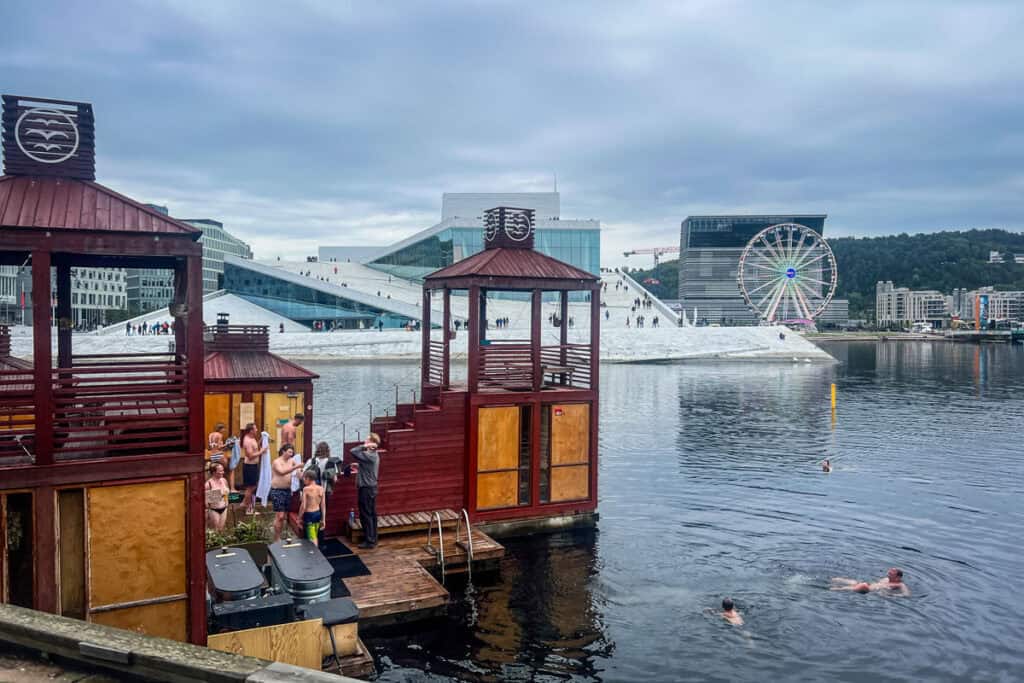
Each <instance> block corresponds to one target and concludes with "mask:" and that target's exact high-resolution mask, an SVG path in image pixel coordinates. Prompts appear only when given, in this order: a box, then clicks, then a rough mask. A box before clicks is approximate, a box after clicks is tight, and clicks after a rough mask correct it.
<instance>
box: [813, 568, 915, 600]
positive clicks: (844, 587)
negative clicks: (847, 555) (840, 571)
mask: <svg viewBox="0 0 1024 683" xmlns="http://www.w3.org/2000/svg"><path fill="white" fill-rule="evenodd" d="M831 590H834V591H853V592H855V593H870V592H871V591H893V592H898V593H899V594H900V595H905V596H909V595H910V589H909V588H907V584H905V583H903V570H902V569H897V568H896V567H893V568H892V569H890V570H889V572H888V573H887V574H886V577H885V578H884V579H879V580H878V581H875V582H874V583H868V582H867V581H857V580H856V579H846V578H843V577H838V576H837V577H836V578H834V579H832V587H831Z"/></svg>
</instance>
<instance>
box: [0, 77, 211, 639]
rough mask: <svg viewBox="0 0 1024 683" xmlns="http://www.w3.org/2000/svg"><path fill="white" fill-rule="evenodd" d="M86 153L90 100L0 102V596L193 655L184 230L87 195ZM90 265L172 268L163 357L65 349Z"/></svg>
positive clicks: (197, 285)
mask: <svg viewBox="0 0 1024 683" xmlns="http://www.w3.org/2000/svg"><path fill="white" fill-rule="evenodd" d="M29 126H31V127H32V130H29ZM39 128H42V129H45V132H48V133H49V134H50V135H49V136H48V137H47V140H48V144H47V145H46V146H45V147H44V146H42V145H33V144H31V141H32V139H33V138H32V136H33V135H38V134H39V133H38V130H36V129H39ZM51 138H52V139H51ZM94 142H95V133H94V126H93V112H92V107H91V105H89V104H85V103H81V102H65V101H58V100H43V99H38V98H25V97H14V96H7V95H5V96H3V156H4V174H5V175H3V176H0V265H8V266H18V267H24V268H25V269H27V270H28V272H30V273H31V278H32V297H31V304H30V309H29V310H28V311H27V312H30V313H31V324H32V333H33V349H32V362H31V363H12V361H11V360H10V359H9V358H6V359H5V360H4V361H3V362H0V601H3V602H8V603H12V604H17V605H22V606H26V607H34V608H35V609H38V610H43V611H47V612H53V613H57V614H62V615H64V616H69V617H75V618H79V619H84V620H87V621H91V622H96V623H101V624H107V625H111V626H119V627H122V628H127V629H131V630H135V631H141V632H144V633H148V634H152V635H158V636H165V637H168V638H174V639H177V640H189V641H192V642H195V643H205V641H206V601H205V590H204V584H205V582H204V577H205V571H204V555H205V548H204V528H203V527H204V509H203V507H204V502H203V501H204V497H203V483H204V475H203V453H204V450H205V448H204V446H205V438H206V435H205V434H204V432H203V395H202V392H203V363H202V358H203V355H202V354H203V317H202V277H203V271H202V246H201V245H200V244H199V241H198V240H199V237H200V235H201V233H200V231H199V230H198V229H196V228H194V227H192V226H189V225H187V224H185V223H181V222H179V221H176V220H174V219H172V218H169V217H167V216H164V215H162V214H160V213H157V212H156V211H153V210H151V209H149V208H147V207H146V206H144V205H142V204H140V203H138V202H136V201H134V200H132V199H129V198H127V197H125V196H123V195H121V194H118V193H117V192H114V191H113V190H110V189H108V188H106V187H104V186H102V185H99V184H98V183H96V182H95V165H94ZM26 150H27V151H26ZM108 267H109V268H129V267H131V268H163V269H167V270H171V271H173V273H174V298H173V303H172V304H171V306H170V314H171V316H172V317H173V319H174V341H175V345H174V351H172V352H167V353H143V354H91V355H82V354H76V353H75V350H74V348H73V344H72V307H71V304H72V301H71V283H72V277H73V272H74V270H75V269H76V268H108ZM51 283H56V286H55V287H54V286H53V284H51ZM51 301H55V302H56V305H55V306H52V307H51ZM54 329H55V330H56V337H57V339H56V342H57V345H56V347H57V353H56V357H54V355H53V353H52V351H51V342H52V336H53V334H54V332H53V330H54ZM0 343H2V342H0ZM25 416H31V419H28V418H26V417H25Z"/></svg>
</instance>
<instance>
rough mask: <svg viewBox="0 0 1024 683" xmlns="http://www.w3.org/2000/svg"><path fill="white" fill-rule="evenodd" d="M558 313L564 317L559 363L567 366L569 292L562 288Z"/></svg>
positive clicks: (560, 336) (563, 377) (559, 340)
mask: <svg viewBox="0 0 1024 683" xmlns="http://www.w3.org/2000/svg"><path fill="white" fill-rule="evenodd" d="M558 304H559V305H558V315H560V316H561V317H562V328H561V330H559V335H558V343H559V344H561V346H562V351H561V353H560V354H559V362H558V364H559V365H561V366H562V367H565V362H566V349H565V347H566V345H567V344H568V343H569V292H568V290H564V289H563V290H562V291H561V292H559V293H558ZM562 382H565V375H562Z"/></svg>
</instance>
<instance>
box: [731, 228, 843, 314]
mask: <svg viewBox="0 0 1024 683" xmlns="http://www.w3.org/2000/svg"><path fill="white" fill-rule="evenodd" d="M836 276H837V272H836V259H835V256H834V255H833V254H832V248H831V247H829V246H828V243H827V242H826V241H825V240H824V239H822V237H821V235H819V234H818V233H817V232H815V231H814V230H811V229H810V228H808V227H807V226H805V225H800V224H798V223H780V224H778V225H772V226H770V227H767V228H765V229H764V230H762V231H761V232H759V233H757V234H756V235H754V237H753V238H752V239H751V240H750V241H749V242H748V243H747V246H746V247H745V248H744V249H743V253H742V254H740V263H739V269H738V271H737V275H736V281H737V284H739V288H740V292H741V293H742V294H743V298H744V299H745V300H746V302H747V305H748V306H749V307H750V309H751V310H752V311H754V313H756V314H757V316H758V317H759V318H760V319H761V320H762V321H765V322H782V321H795V320H803V321H813V320H814V318H816V317H817V316H819V315H820V314H821V312H822V311H824V310H825V307H826V306H828V304H829V302H830V301H832V296H833V295H834V294H835V292H836Z"/></svg>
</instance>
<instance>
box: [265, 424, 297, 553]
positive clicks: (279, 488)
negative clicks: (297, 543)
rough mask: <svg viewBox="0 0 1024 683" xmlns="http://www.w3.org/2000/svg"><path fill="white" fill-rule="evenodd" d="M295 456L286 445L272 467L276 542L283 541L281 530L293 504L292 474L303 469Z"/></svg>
mask: <svg viewBox="0 0 1024 683" xmlns="http://www.w3.org/2000/svg"><path fill="white" fill-rule="evenodd" d="M294 455H295V449H294V448H292V445H291V444H288V443H286V444H285V445H283V446H281V448H280V449H279V450H278V451H277V457H276V458H274V462H273V463H271V465H270V468H271V470H272V471H273V474H272V476H271V478H270V504H271V505H272V506H273V507H274V541H275V542H276V541H278V540H280V539H281V529H283V528H284V523H285V518H286V517H287V516H288V508H289V507H290V506H291V502H292V472H294V471H295V470H297V469H301V467H302V463H300V462H299V463H297V462H295V460H294V459H293V457H292V456H294Z"/></svg>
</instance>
